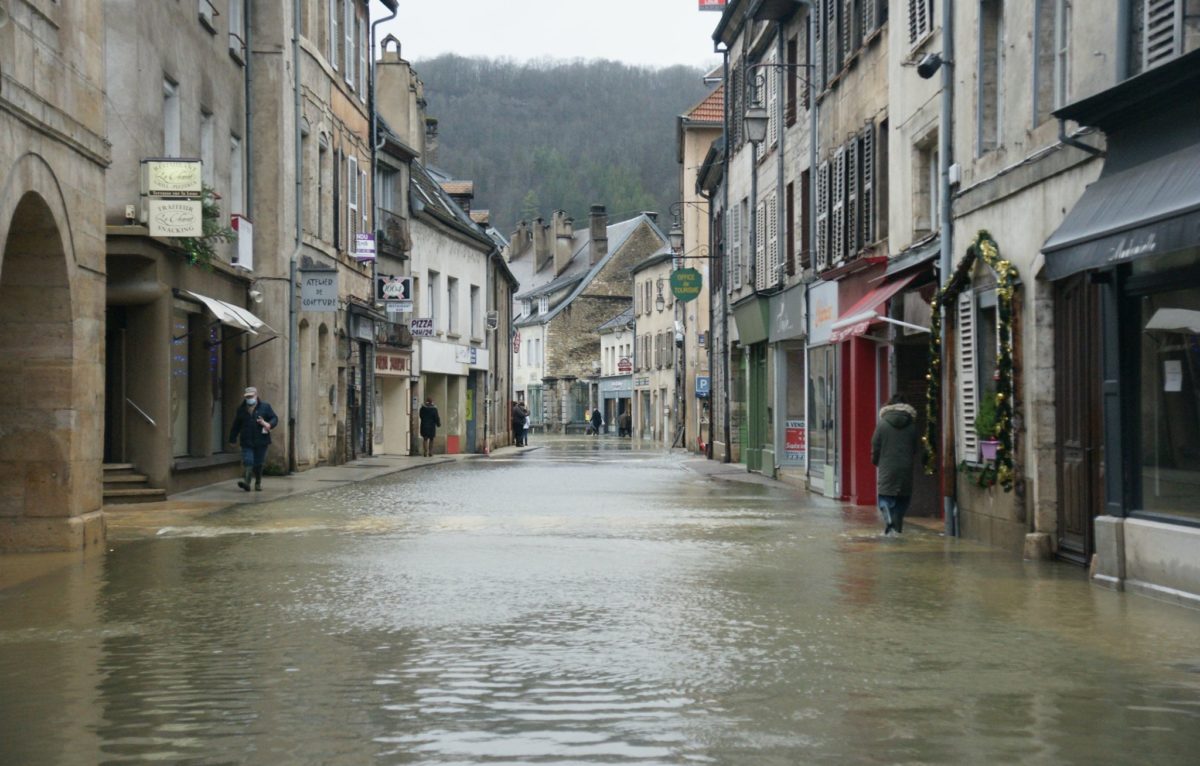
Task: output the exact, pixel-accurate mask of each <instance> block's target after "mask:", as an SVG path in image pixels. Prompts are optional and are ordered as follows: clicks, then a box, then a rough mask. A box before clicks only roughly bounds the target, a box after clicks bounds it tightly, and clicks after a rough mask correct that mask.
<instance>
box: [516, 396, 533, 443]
mask: <svg viewBox="0 0 1200 766" xmlns="http://www.w3.org/2000/svg"><path fill="white" fill-rule="evenodd" d="M528 418H529V413H528V412H526V411H525V408H524V407H523V406H521V403H520V402H513V405H512V435H513V444H514V445H516V446H518V447H521V446H524V441H525V421H526V420H527V419H528Z"/></svg>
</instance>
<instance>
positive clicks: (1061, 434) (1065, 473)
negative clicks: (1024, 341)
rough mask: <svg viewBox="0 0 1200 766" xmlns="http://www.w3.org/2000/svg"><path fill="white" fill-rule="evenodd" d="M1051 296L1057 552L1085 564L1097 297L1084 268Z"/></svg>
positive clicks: (1095, 428)
mask: <svg viewBox="0 0 1200 766" xmlns="http://www.w3.org/2000/svg"><path fill="white" fill-rule="evenodd" d="M1056 298H1057V299H1056V301H1055V317H1054V327H1055V344H1054V347H1055V399H1056V406H1055V412H1056V413H1057V418H1056V419H1057V431H1058V455H1057V463H1058V465H1057V469H1058V471H1057V473H1058V555H1059V556H1060V557H1061V558H1064V559H1067V560H1069V561H1074V562H1077V563H1079V564H1087V562H1088V561H1089V560H1090V559H1091V556H1092V553H1093V551H1094V550H1095V548H1094V542H1093V539H1092V525H1093V521H1094V520H1095V518H1096V516H1097V515H1098V514H1099V513H1100V509H1101V507H1102V506H1103V503H1104V489H1103V486H1102V485H1101V483H1100V473H1101V461H1102V460H1103V454H1104V453H1103V449H1102V447H1103V437H1102V433H1103V432H1102V429H1101V412H1100V407H1101V399H1100V374H1101V368H1100V351H1101V337H1100V333H1101V327H1100V300H1099V291H1098V288H1097V286H1096V285H1093V284H1091V283H1090V282H1089V281H1088V279H1087V275H1086V274H1080V275H1077V276H1074V277H1072V278H1070V279H1068V280H1066V281H1064V282H1063V283H1062V284H1060V285H1059V288H1058V294H1057V296H1056Z"/></svg>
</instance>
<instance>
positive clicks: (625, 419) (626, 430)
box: [617, 410, 633, 436]
mask: <svg viewBox="0 0 1200 766" xmlns="http://www.w3.org/2000/svg"><path fill="white" fill-rule="evenodd" d="M617 422H618V423H620V424H621V426H620V435H621V436H633V418H632V417H630V415H629V410H624V411H622V412H621V417H620V419H618V420H617Z"/></svg>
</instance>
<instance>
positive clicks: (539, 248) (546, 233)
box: [533, 218, 553, 274]
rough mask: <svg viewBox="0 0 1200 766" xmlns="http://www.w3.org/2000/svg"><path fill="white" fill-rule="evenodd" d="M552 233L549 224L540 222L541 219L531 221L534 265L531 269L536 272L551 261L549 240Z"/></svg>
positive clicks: (551, 254) (551, 237) (551, 247)
mask: <svg viewBox="0 0 1200 766" xmlns="http://www.w3.org/2000/svg"><path fill="white" fill-rule="evenodd" d="M552 239H553V235H552V234H551V232H550V225H549V224H546V223H542V219H541V218H538V219H537V220H535V221H534V222H533V252H534V256H535V257H534V259H533V262H534V267H533V271H534V273H535V274H536V273H537V272H539V271H541V270H542V269H544V268H546V266H547V265H548V264H549V263H550V262H551V259H552V258H553V253H552V252H551V250H552V249H553V246H552V245H551V240H552Z"/></svg>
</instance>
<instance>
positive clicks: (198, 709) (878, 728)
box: [0, 437, 1200, 764]
mask: <svg viewBox="0 0 1200 766" xmlns="http://www.w3.org/2000/svg"><path fill="white" fill-rule="evenodd" d="M533 444H534V449H531V450H522V451H517V450H513V449H508V450H503V451H501V452H500V453H498V454H496V455H493V456H491V457H488V458H485V457H478V458H474V459H467V460H459V461H455V462H447V463H441V464H437V465H431V466H428V467H421V468H416V469H414V470H408V471H404V472H402V473H396V474H393V475H391V476H387V477H382V478H378V479H373V480H369V481H365V482H360V483H354V484H348V485H343V486H336V487H332V488H330V489H323V490H319V491H315V492H312V493H309V494H305V495H300V496H296V497H291V498H286V499H281V500H274V501H270V502H263V503H258V504H254V505H241V506H234V507H231V508H227V509H224V510H220V511H217V512H213V513H208V514H198V515H193V516H191V517H189V519H188V521H187V523H186V524H175V525H172V526H167V527H164V528H161V529H158V530H157V531H147V530H146V529H144V528H141V527H139V526H136V525H129V526H122V523H121V520H120V519H119V518H116V519H114V520H113V521H112V522H111V524H112V528H111V529H110V531H109V544H108V548H109V552H108V553H107V554H106V555H103V556H95V557H92V558H90V559H87V560H86V561H85V562H83V563H80V561H79V560H78V559H75V563H74V564H73V565H70V566H64V567H61V568H58V569H54V570H51V571H47V572H46V573H44V574H41V575H40V576H37V577H31V578H28V579H24V580H23V581H21V582H19V583H18V584H16V585H13V586H11V587H8V588H6V589H4V590H0V678H3V679H5V688H4V691H3V694H0V762H3V763H5V764H9V763H11V764H24V763H55V764H97V763H126V762H135V761H157V762H166V763H195V764H217V763H278V764H284V763H321V764H363V763H395V764H408V763H424V764H451V763H453V764H473V763H489V764H499V763H509V764H530V763H605V764H625V763H637V764H679V763H713V764H800V763H839V764H845V763H872V764H874V763H945V764H958V763H1025V764H1041V763H1047V764H1049V763H1055V764H1061V763H1079V764H1084V763H1086V764H1099V763H1114V764H1115V763H1132V762H1146V763H1150V762H1153V763H1157V764H1168V763H1195V758H1196V752H1197V748H1198V747H1200V734H1198V732H1200V644H1198V643H1197V640H1196V638H1197V636H1198V635H1200V612H1196V611H1193V610H1189V609H1186V608H1181V607H1178V606H1173V605H1168V604H1163V603H1160V602H1157V601H1154V600H1152V599H1149V598H1144V597H1131V596H1128V595H1125V594H1121V593H1116V592H1111V591H1107V590H1103V589H1100V588H1098V587H1095V586H1093V585H1091V584H1089V582H1088V581H1087V579H1086V573H1085V572H1084V571H1082V570H1080V569H1076V568H1072V567H1068V566H1065V565H1058V564H1049V563H1022V562H1021V561H1019V560H1015V559H1014V558H1013V557H1012V556H1011V555H1009V554H1008V553H1007V552H1002V551H995V550H989V549H987V548H984V547H981V546H976V545H973V544H971V543H968V542H964V541H961V540H950V539H946V538H944V537H942V536H941V535H940V534H939V532H938V531H937V527H936V525H934V524H929V525H925V526H922V525H919V524H912V525H910V526H909V528H908V529H907V530H906V534H905V535H904V536H903V537H902V538H899V539H890V538H882V537H880V536H879V527H878V524H877V523H876V515H875V512H874V511H873V510H872V509H870V508H853V507H848V506H842V505H839V504H836V503H832V502H829V501H826V500H822V499H815V498H811V497H809V496H808V495H806V494H805V493H803V492H800V491H798V490H793V489H790V488H787V487H785V486H784V485H781V484H776V483H774V482H769V481H767V480H763V479H759V478H757V477H751V476H748V475H746V474H744V473H737V472H736V471H735V469H734V467H729V468H727V469H725V472H723V471H722V469H723V468H725V467H723V466H720V464H715V463H711V462H705V461H702V460H697V459H696V458H694V457H689V456H683V455H678V454H672V455H667V454H664V453H662V452H654V451H646V452H642V451H637V450H634V449H632V448H631V447H630V445H629V442H628V441H625V440H618V439H616V438H607V437H606V438H600V439H595V438H587V437H576V438H558V439H549V438H542V439H538V438H536V437H535V438H534V440H533ZM714 471H715V472H716V474H715V475H713V472H714ZM269 482H270V477H268V484H269ZM24 561H25V559H22V558H19V557H14V558H9V559H0V567H6V568H10V573H9V574H12V573H11V568H13V567H21V566H25V563H23V562H24ZM16 579H21V578H16ZM1148 754H1152V755H1148Z"/></svg>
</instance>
